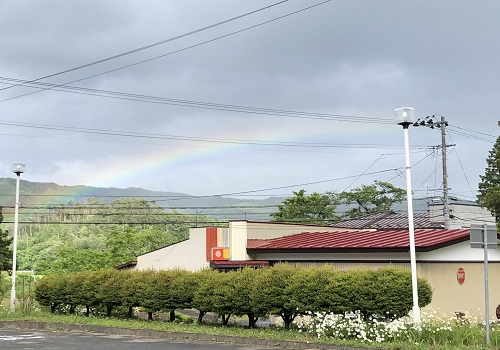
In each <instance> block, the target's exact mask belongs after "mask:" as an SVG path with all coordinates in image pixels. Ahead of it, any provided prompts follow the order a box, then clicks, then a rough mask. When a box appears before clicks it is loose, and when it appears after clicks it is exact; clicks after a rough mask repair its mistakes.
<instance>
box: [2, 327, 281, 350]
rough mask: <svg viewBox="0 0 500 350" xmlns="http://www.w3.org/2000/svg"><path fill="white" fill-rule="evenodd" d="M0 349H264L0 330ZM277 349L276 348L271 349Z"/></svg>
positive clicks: (137, 338)
mask: <svg viewBox="0 0 500 350" xmlns="http://www.w3.org/2000/svg"><path fill="white" fill-rule="evenodd" d="M0 349H1V350H29V349H37V350H49V349H50V350H57V349H61V350H103V349H106V350H135V349H138V350H160V349H161V350H165V349H167V350H264V349H271V348H268V347H262V346H252V345H251V344H248V345H228V344H216V343H201V342H182V341H173V340H165V339H151V338H141V337H132V336H121V335H107V334H95V333H61V332H50V331H19V330H10V329H0ZM273 349H278V348H273Z"/></svg>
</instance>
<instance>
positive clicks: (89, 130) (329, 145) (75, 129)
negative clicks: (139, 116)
mask: <svg viewBox="0 0 500 350" xmlns="http://www.w3.org/2000/svg"><path fill="white" fill-rule="evenodd" d="M0 125H7V126H14V127H23V128H32V129H41V130H55V131H64V132H74V133H82V134H94V135H105V136H116V137H130V138H140V139H157V140H176V141H188V142H204V143H215V144H238V145H252V146H274V147H304V148H370V149H373V148H387V149H399V148H401V147H400V146H399V145H384V144H332V143H306V142H285V141H269V140H248V139H243V140H238V139H216V138H208V137H194V136H182V135H162V134H150V133H138V132H132V131H115V130H109V129H94V128H80V127H73V126H64V125H50V124H37V123H25V122H14V121H7V120H0ZM421 147H423V146H422V145H415V146H413V148H421Z"/></svg>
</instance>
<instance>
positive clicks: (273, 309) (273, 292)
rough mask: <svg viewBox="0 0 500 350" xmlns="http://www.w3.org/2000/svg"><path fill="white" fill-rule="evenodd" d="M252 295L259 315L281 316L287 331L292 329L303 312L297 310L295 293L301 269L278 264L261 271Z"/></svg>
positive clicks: (252, 301) (252, 300)
mask: <svg viewBox="0 0 500 350" xmlns="http://www.w3.org/2000/svg"><path fill="white" fill-rule="evenodd" d="M259 271H260V273H259V274H258V275H257V276H256V278H255V284H254V288H252V293H251V303H252V304H253V305H254V306H256V307H258V312H259V313H271V314H273V315H279V316H280V317H281V319H282V320H283V323H284V326H285V328H286V329H290V325H291V324H292V322H293V320H294V319H295V317H297V316H298V315H300V314H301V313H302V312H303V310H298V309H297V303H296V302H297V299H296V298H295V295H294V292H295V291H296V287H295V286H296V285H297V284H296V283H294V282H297V280H299V276H298V274H299V272H300V268H296V267H293V266H292V265H288V264H278V265H275V266H273V267H270V268H265V269H261V270H259ZM294 280H295V281H294Z"/></svg>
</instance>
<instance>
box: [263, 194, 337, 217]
mask: <svg viewBox="0 0 500 350" xmlns="http://www.w3.org/2000/svg"><path fill="white" fill-rule="evenodd" d="M305 193H306V191H305V190H300V191H298V192H295V191H294V192H293V194H294V196H293V197H290V198H287V199H285V200H284V201H283V204H280V205H278V212H276V213H272V214H271V216H272V218H273V219H272V220H273V221H278V222H293V223H302V224H318V225H321V224H325V223H329V222H331V221H335V220H338V216H337V215H336V214H335V209H336V205H335V204H333V203H332V201H331V198H330V196H329V195H326V194H320V193H317V192H314V193H312V194H311V195H309V196H307V195H306V194H305Z"/></svg>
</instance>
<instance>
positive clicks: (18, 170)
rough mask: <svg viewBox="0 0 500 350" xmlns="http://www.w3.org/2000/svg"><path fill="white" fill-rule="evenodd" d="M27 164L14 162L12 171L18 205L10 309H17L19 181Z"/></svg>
mask: <svg viewBox="0 0 500 350" xmlns="http://www.w3.org/2000/svg"><path fill="white" fill-rule="evenodd" d="M25 168H26V165H24V164H23V163H14V164H12V171H13V172H14V174H16V176H17V179H16V206H15V211H14V248H13V249H12V289H11V291H10V311H12V312H14V311H16V262H17V226H18V222H19V183H20V182H21V174H22V173H24V169H25Z"/></svg>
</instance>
